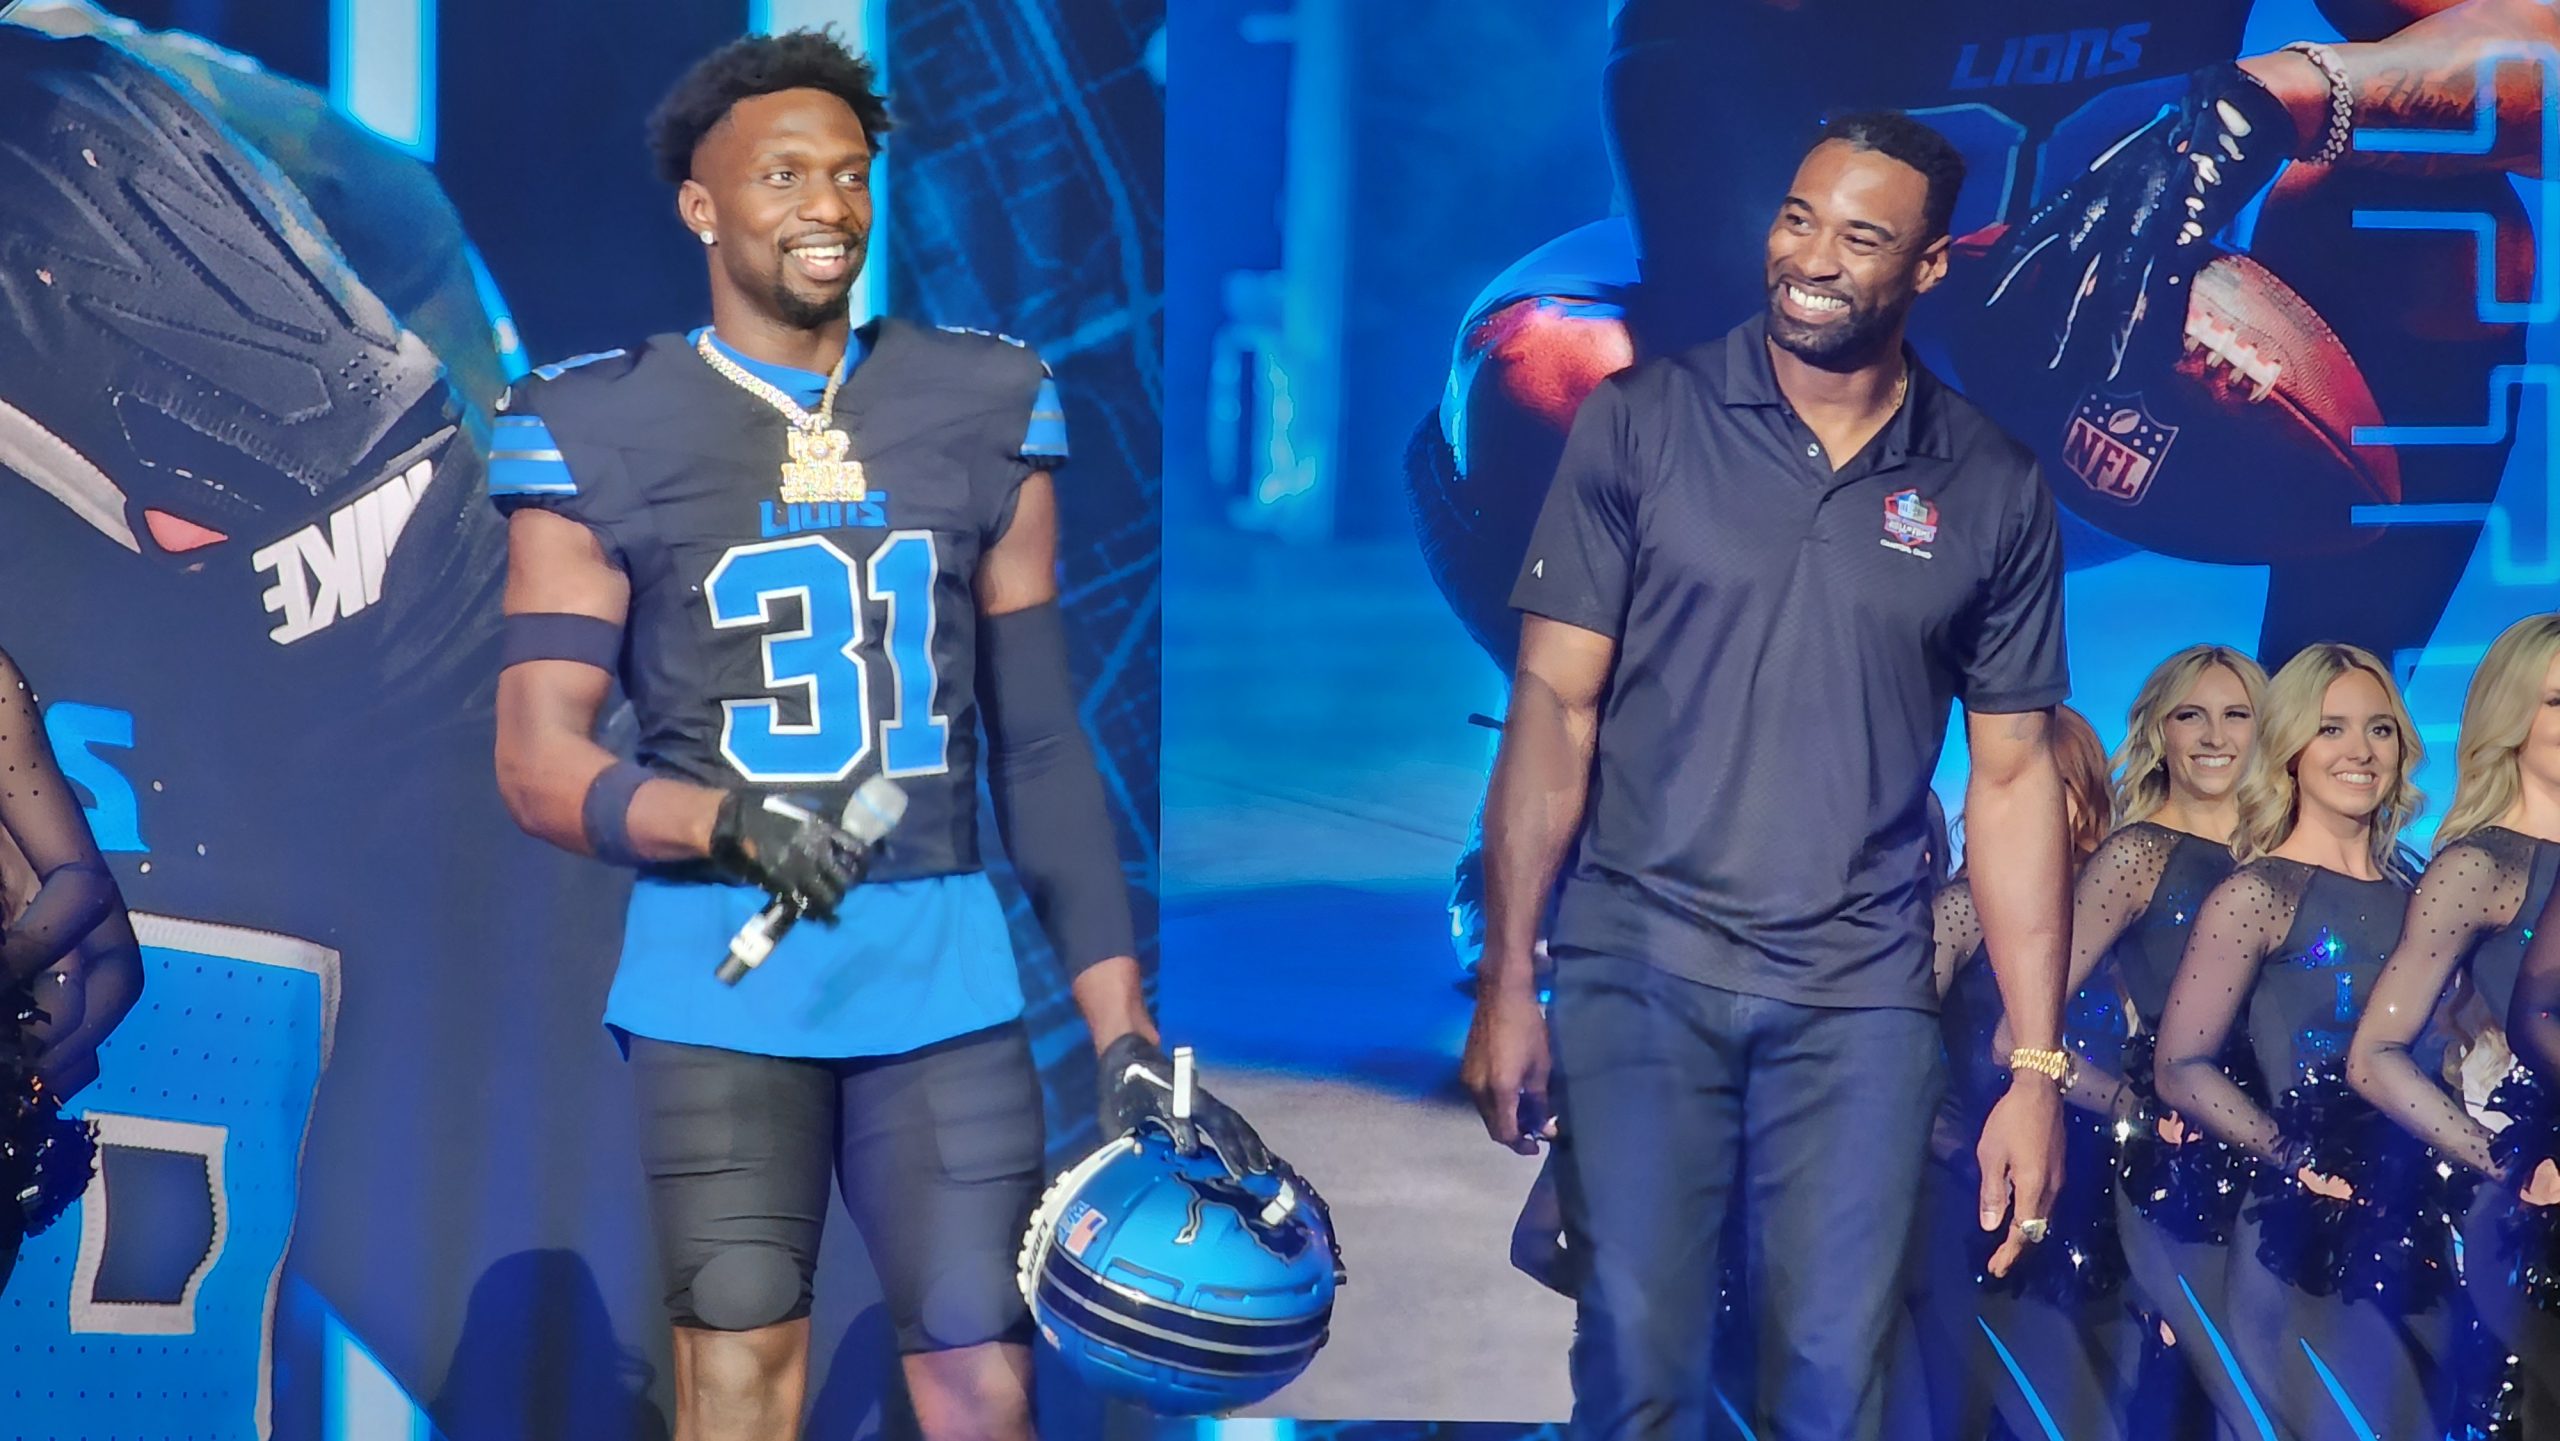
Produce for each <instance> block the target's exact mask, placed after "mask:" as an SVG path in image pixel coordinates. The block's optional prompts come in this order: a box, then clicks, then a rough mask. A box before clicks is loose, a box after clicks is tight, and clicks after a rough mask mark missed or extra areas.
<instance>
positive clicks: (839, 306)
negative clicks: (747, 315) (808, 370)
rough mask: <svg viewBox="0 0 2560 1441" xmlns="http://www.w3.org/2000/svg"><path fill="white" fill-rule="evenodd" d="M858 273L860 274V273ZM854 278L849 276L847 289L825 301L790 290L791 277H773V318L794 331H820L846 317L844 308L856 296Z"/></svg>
mask: <svg viewBox="0 0 2560 1441" xmlns="http://www.w3.org/2000/svg"><path fill="white" fill-rule="evenodd" d="M857 274H858V272H857ZM853 282H854V275H851V274H849V275H847V276H846V277H845V280H844V288H843V289H841V290H839V291H837V292H836V293H835V294H834V295H832V296H827V297H824V298H817V297H811V296H807V295H803V294H801V293H800V292H799V291H796V290H793V289H792V288H791V281H790V280H789V278H787V277H785V276H783V275H782V274H780V273H778V272H777V273H776V274H775V275H774V277H773V290H772V292H771V295H770V299H771V300H772V301H773V314H774V318H775V319H777V320H780V321H781V322H782V323H783V324H785V325H788V326H790V327H791V328H792V329H794V330H817V329H820V328H822V327H824V326H826V325H827V324H829V323H830V322H832V321H837V320H842V319H844V317H845V306H846V305H847V304H848V303H849V302H850V301H851V299H852V296H853Z"/></svg>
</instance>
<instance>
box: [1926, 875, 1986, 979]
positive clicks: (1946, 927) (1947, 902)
mask: <svg viewBox="0 0 2560 1441" xmlns="http://www.w3.org/2000/svg"><path fill="white" fill-rule="evenodd" d="M1931 909H1932V911H1933V912H1934V914H1935V917H1936V925H1935V929H1936V931H1937V945H1936V946H1935V947H1934V948H1933V950H1932V952H1931V954H1932V956H1933V957H1934V960H1933V962H1932V964H1931V967H1930V969H1931V970H1932V971H1934V972H1935V973H1936V975H1937V980H1938V999H1940V1000H1942V1001H1943V1000H1945V999H1946V998H1947V990H1948V988H1949V987H1951V986H1953V985H1954V984H1955V983H1956V973H1957V972H1958V971H1961V970H1963V969H1964V963H1965V962H1966V961H1967V960H1968V959H1970V958H1971V957H1972V955H1973V953H1974V952H1975V951H1978V950H1980V949H1982V916H1981V915H1980V913H1978V912H1976V911H1975V910H1974V908H1973V887H1972V886H1971V885H1969V884H1967V883H1966V882H1964V881H1957V882H1955V883H1953V884H1951V885H1948V886H1945V887H1942V888H1940V890H1939V891H1938V899H1937V901H1936V902H1935V903H1934V905H1933V906H1932V907H1931Z"/></svg>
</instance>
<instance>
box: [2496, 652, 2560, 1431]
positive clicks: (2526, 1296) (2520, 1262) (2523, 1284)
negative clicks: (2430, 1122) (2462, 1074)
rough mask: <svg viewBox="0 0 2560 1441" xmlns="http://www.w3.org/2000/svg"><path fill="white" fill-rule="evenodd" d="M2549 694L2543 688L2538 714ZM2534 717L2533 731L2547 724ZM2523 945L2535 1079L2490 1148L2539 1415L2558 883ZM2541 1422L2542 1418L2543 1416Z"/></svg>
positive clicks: (2554, 1270)
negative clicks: (2504, 1182)
mask: <svg viewBox="0 0 2560 1441" xmlns="http://www.w3.org/2000/svg"><path fill="white" fill-rule="evenodd" d="M2554 704H2555V702H2554V701H2553V700H2552V699H2550V698H2549V696H2548V694H2546V698H2545V699H2544V701H2543V706H2544V709H2543V711H2542V712H2541V714H2542V716H2544V717H2548V716H2549V715H2550V714H2551V707H2553V706H2554ZM2547 724H2548V721H2547V720H2542V721H2537V723H2536V733H2537V734H2539V733H2540V731H2541V727H2542V726H2543V725H2547ZM2532 936H2533V939H2532V943H2531V944H2530V945H2528V946H2527V947H2526V948H2525V955H2524V971H2523V974H2522V975H2521V976H2519V977H2518V978H2517V980H2516V995H2515V1003H2514V1005H2513V1006H2511V1007H2510V1008H2509V1010H2508V1012H2507V1025H2508V1031H2507V1034H2508V1039H2509V1040H2510V1041H2511V1042H2512V1043H2513V1045H2514V1047H2515V1053H2516V1064H2517V1066H2518V1068H2519V1069H2520V1070H2521V1071H2522V1072H2523V1073H2524V1074H2526V1075H2527V1076H2529V1077H2531V1078H2532V1080H2533V1081H2534V1082H2535V1083H2536V1084H2534V1085H2531V1086H2525V1087H2513V1088H2510V1089H2513V1090H2521V1091H2527V1092H2530V1093H2532V1100H2533V1103H2532V1104H2529V1105H2518V1106H2517V1107H2516V1110H2517V1111H2518V1112H2519V1114H2517V1115H2516V1116H2514V1117H2513V1118H2512V1119H2513V1123H2512V1124H2511V1125H2509V1126H2508V1127H2507V1129H2506V1130H2504V1131H2501V1132H2499V1133H2498V1140H2497V1143H2496V1145H2495V1146H2494V1147H2493V1151H2494V1153H2495V1154H2496V1155H2497V1157H2498V1159H2499V1161H2500V1162H2501V1164H2502V1166H2503V1168H2504V1170H2505V1173H2506V1174H2507V1175H2509V1176H2522V1177H2524V1178H2525V1182H2524V1190H2523V1193H2522V1195H2521V1197H2520V1199H2521V1200H2522V1201H2523V1202H2524V1204H2523V1205H2521V1206H2518V1207H2516V1208H2515V1210H2514V1211H2513V1212H2511V1213H2510V1217H2509V1222H2510V1229H2509V1231H2508V1234H2507V1235H2505V1236H2504V1237H2502V1238H2501V1240H2502V1241H2504V1242H2505V1244H2504V1245H2502V1246H2501V1247H2500V1251H2501V1253H2502V1254H2503V1255H2504V1256H2505V1257H2506V1260H2505V1262H2504V1263H2503V1266H2502V1279H2503V1280H2504V1281H2505V1282H2506V1283H2507V1284H2509V1285H2511V1286H2512V1287H2513V1288H2514V1290H2515V1291H2516V1293H2517V1296H2518V1298H2519V1299H2520V1300H2521V1301H2522V1302H2523V1305H2522V1307H2521V1308H2520V1310H2519V1314H2518V1315H2517V1316H2516V1318H2515V1319H2516V1322H2517V1325H2518V1329H2519V1331H2520V1332H2522V1333H2523V1337H2524V1345H2523V1346H2522V1347H2520V1348H2519V1354H2520V1356H2521V1357H2523V1359H2525V1360H2527V1362H2528V1363H2529V1365H2528V1367H2527V1368H2520V1369H2530V1370H2531V1371H2532V1374H2533V1378H2534V1380H2535V1381H2536V1382H2537V1383H2538V1384H2539V1386H2540V1388H2541V1390H2540V1394H2539V1395H2538V1396H2535V1397H2533V1398H2531V1399H2529V1400H2527V1401H2526V1402H2525V1405H2526V1407H2527V1410H2526V1415H2527V1417H2528V1420H2529V1421H2532V1420H2535V1419H2540V1418H2547V1417H2549V1416H2550V1414H2551V1413H2550V1412H2548V1411H2541V1412H2536V1411H2534V1410H2533V1409H2531V1408H2532V1407H2534V1406H2535V1405H2542V1406H2548V1405H2550V1404H2551V1403H2552V1401H2553V1399H2554V1398H2553V1396H2552V1394H2551V1393H2552V1392H2553V1391H2554V1390H2560V1382H2555V1380H2554V1378H2555V1377H2560V1365H2555V1364H2554V1363H2553V1360H2552V1358H2553V1356H2554V1354H2555V1352H2560V890H2555V891H2554V893H2553V894H2552V896H2551V898H2550V899H2549V900H2547V901H2545V902H2544V903H2543V906H2542V910H2541V912H2540V914H2539V917H2538V918H2537V919H2536V920H2535V922H2534V925H2533V931H2532ZM2543 1424H2545V1425H2546V1426H2547V1425H2549V1422H2548V1421H2547V1420H2545V1421H2544V1422H2543ZM2554 1434H2560V1428H2553V1429H2550V1430H2532V1429H2528V1430H2526V1431H2525V1432H2524V1435H2525V1436H2526V1437H2527V1438H2528V1441H2538V1438H2540V1437H2542V1436H2545V1435H2554Z"/></svg>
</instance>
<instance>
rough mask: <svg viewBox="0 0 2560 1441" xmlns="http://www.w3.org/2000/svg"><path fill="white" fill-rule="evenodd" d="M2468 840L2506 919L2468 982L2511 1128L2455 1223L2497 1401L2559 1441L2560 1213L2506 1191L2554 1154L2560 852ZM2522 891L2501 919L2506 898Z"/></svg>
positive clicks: (2494, 909)
mask: <svg viewBox="0 0 2560 1441" xmlns="http://www.w3.org/2000/svg"><path fill="white" fill-rule="evenodd" d="M2499 837H2509V838H2512V839H2511V840H2507V841H2503V842H2502V841H2500V840H2499V839H2498V838H2499ZM2476 838H2477V839H2479V840H2481V841H2482V842H2483V843H2484V848H2488V849H2490V850H2491V852H2492V856H2491V859H2492V864H2493V869H2492V871H2491V873H2490V874H2489V875H2488V876H2487V877H2485V878H2484V881H2485V885H2486V888H2487V889H2488V890H2489V892H2490V894H2489V897H2488V906H2487V909H2488V910H2489V913H2490V914H2491V915H2492V917H2495V916H2499V915H2502V914H2503V915H2508V916H2509V917H2510V918H2509V919H2507V920H2505V921H2504V923H2503V924H2499V925H2498V926H2497V927H2496V928H2495V929H2494V930H2491V931H2490V932H2489V934H2488V935H2487V936H2486V937H2485V938H2483V939H2481V940H2480V941H2479V942H2478V944H2477V945H2475V946H2474V947H2473V949H2472V951H2471V977H2472V983H2473V984H2474V985H2475V986H2477V987H2478V988H2479V991H2480V993H2481V995H2482V996H2483V997H2484V998H2485V999H2487V1001H2488V1002H2489V1005H2490V1008H2491V1009H2492V1010H2493V1011H2494V1012H2495V1013H2496V1014H2497V1017H2498V1021H2499V1024H2500V1025H2502V1026H2504V1027H2505V1028H2506V1031H2507V1041H2508V1044H2509V1045H2510V1046H2512V1047H2513V1048H2514V1050H2515V1055H2516V1070H2515V1072H2514V1073H2513V1074H2512V1075H2510V1076H2509V1078H2508V1080H2507V1082H2506V1083H2505V1084H2503V1085H2501V1086H2500V1087H2499V1088H2498V1089H2497V1091H2496V1093H2495V1094H2493V1095H2492V1096H2491V1097H2490V1107H2491V1109H2493V1110H2496V1111H2499V1112H2500V1113H2501V1114H2504V1115H2505V1116H2507V1118H2508V1120H2509V1124H2508V1126H2507V1127H2506V1129H2504V1130H2502V1131H2500V1132H2499V1133H2498V1134H2497V1136H2496V1137H2495V1138H2494V1139H2493V1140H2491V1141H2490V1142H2489V1143H2488V1147H2489V1156H2490V1159H2491V1161H2492V1162H2493V1163H2494V1164H2495V1166H2496V1167H2497V1168H2498V1170H2499V1171H2500V1172H2501V1173H2502V1174H2503V1176H2504V1178H2505V1180H2504V1183H2503V1184H2484V1185H2482V1186H2481V1188H2480V1197H2479V1199H2478V1201H2477V1202H2475V1203H2474V1204H2473V1206H2472V1208H2471V1214H2470V1216H2469V1217H2468V1219H2467V1220H2466V1221H2465V1222H2464V1224H2463V1228H2462V1236H2463V1242H2464V1266H2463V1284H2464V1287H2465V1289H2466V1290H2467V1291H2468V1292H2469V1293H2470V1295H2471V1297H2472V1300H2473V1304H2474V1306H2475V1307H2476V1308H2477V1310H2478V1311H2479V1313H2480V1318H2481V1320H2482V1322H2483V1323H2484V1324H2485V1325H2486V1326H2487V1327H2488V1329H2489V1331H2490V1332H2491V1333H2492V1334H2493V1335H2495V1336H2496V1338H2497V1339H2498V1340H2500V1341H2502V1342H2504V1343H2506V1346H2507V1348H2508V1350H2509V1352H2510V1354H2511V1355H2512V1356H2513V1357H2514V1358H2515V1363H2516V1364H2514V1365H2513V1366H2511V1367H2509V1368H2507V1371H2506V1376H2507V1378H2508V1379H2509V1380H2511V1381H2513V1382H2514V1384H2515V1387H2516V1390H2515V1392H2514V1393H2513V1394H2512V1395H2510V1396H2507V1397H2503V1398H2500V1399H2501V1400H2503V1401H2505V1402H2508V1403H2511V1404H2510V1405H2509V1407H2508V1409H2509V1410H2511V1411H2512V1413H2513V1414H2514V1416H2515V1417H2516V1419H2517V1420H2518V1421H2520V1423H2521V1426H2520V1430H2521V1434H2522V1435H2523V1436H2524V1437H2525V1438H2527V1441H2533V1438H2539V1437H2542V1436H2560V1206H2527V1205H2524V1204H2523V1203H2522V1202H2521V1201H2519V1200H2518V1199H2517V1197H2516V1194H2515V1193H2516V1190H2517V1189H2518V1188H2520V1187H2522V1186H2523V1185H2524V1184H2525V1183H2526V1182H2527V1181H2529V1180H2530V1179H2531V1178H2532V1175H2533V1172H2534V1170H2535V1168H2536V1167H2537V1166H2539V1165H2540V1164H2541V1162H2542V1161H2544V1160H2546V1159H2551V1158H2553V1157H2555V1156H2560V886H2555V885H2554V883H2553V882H2554V877H2555V874H2560V845H2554V844H2553V843H2551V842H2549V841H2534V840H2532V839H2531V838H2529V837H2525V836H2520V835H2517V834H2516V833H2515V832H2513V831H2506V830H2503V829H2500V828H2496V827H2492V828H2490V829H2488V830H2484V831H2482V832H2480V833H2479V834H2478V837H2476ZM2472 839H2474V838H2473V837H2466V838H2465V841H2466V842H2468V841H2469V840H2472ZM2518 843H2522V844H2518ZM2527 847H2530V849H2529V850H2528V849H2526V848H2527ZM2447 850H2448V854H2450V852H2451V850H2452V848H2451V847H2448V848H2447ZM2528 857H2529V859H2528ZM2443 864H2444V860H2443V858H2441V857H2439V858H2438V860H2437V865H2439V866H2441V865H2443ZM2432 874H2433V873H2432V871H2431V872H2430V875H2432ZM2519 885H2521V887H2522V896H2521V898H2520V899H2519V900H2518V901H2517V902H2516V904H2515V906H2514V909H2513V911H2512V912H2511V913H2510V912H2507V911H2506V910H2505V909H2504V901H2505V897H2506V896H2507V895H2508V894H2509V892H2510V890H2511V888H2514V887H2517V886H2519ZM2462 1119H2463V1120H2465V1121H2468V1120H2469V1119H2470V1118H2469V1117H2468V1116H2467V1115H2464V1116H2463V1117H2462ZM2475 1154H2476V1153H2475ZM2466 1159H2469V1158H2468V1157H2466ZM2475 1164H2476V1162H2475Z"/></svg>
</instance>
